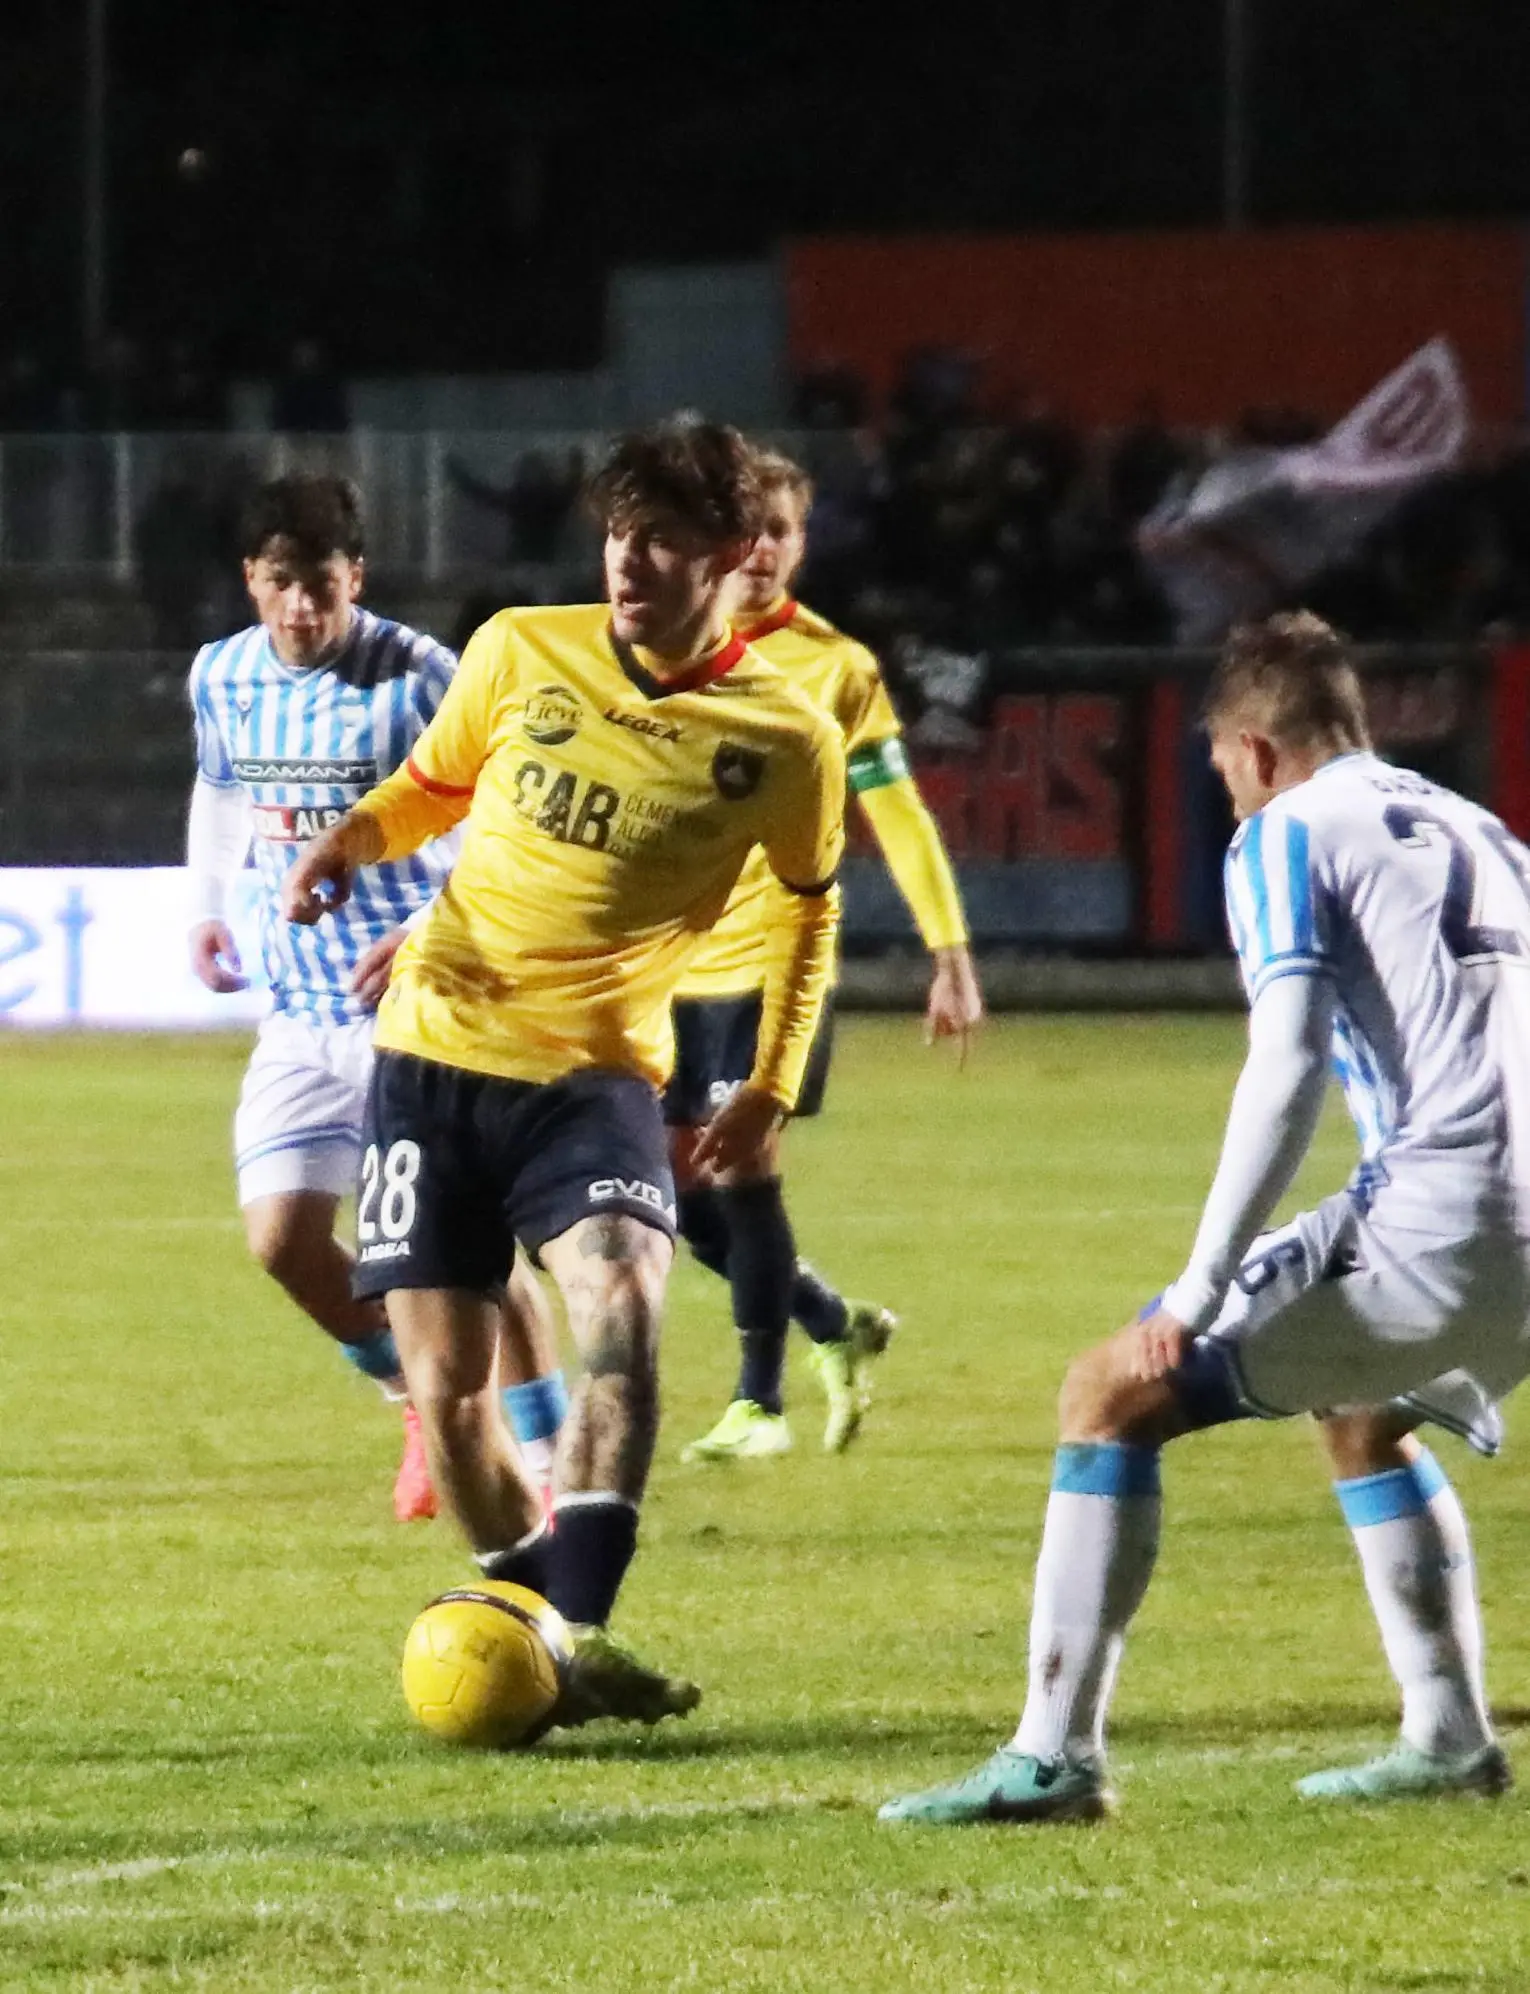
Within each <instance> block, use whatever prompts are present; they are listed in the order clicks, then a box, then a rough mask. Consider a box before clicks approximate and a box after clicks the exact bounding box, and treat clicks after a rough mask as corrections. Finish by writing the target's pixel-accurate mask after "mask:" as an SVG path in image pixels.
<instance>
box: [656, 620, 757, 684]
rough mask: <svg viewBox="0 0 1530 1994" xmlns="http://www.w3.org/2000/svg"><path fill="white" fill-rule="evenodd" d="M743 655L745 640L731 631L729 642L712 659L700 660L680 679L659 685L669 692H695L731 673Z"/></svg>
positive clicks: (663, 681)
mask: <svg viewBox="0 0 1530 1994" xmlns="http://www.w3.org/2000/svg"><path fill="white" fill-rule="evenodd" d="M743 655H744V640H743V638H742V637H740V636H738V635H737V633H736V632H734V631H731V630H730V631H729V632H728V639H727V642H726V643H725V644H724V645H723V647H722V649H721V650H720V651H714V652H713V653H712V655H711V657H710V658H701V659H699V660H698V661H697V662H696V663H695V664H694V665H692V666H691V668H690V670H689V671H686V672H682V673H681V674H680V676H679V677H678V678H672V679H668V678H667V679H661V680H660V681H659V683H660V684H661V685H662V686H663V687H664V688H665V690H666V691H667V692H695V691H696V689H697V687H698V686H703V685H710V684H711V683H712V681H713V679H720V678H721V677H722V676H723V674H724V673H725V672H731V671H732V669H733V667H734V666H735V665H736V664H737V663H738V661H739V659H740V658H741V657H742V656H743Z"/></svg>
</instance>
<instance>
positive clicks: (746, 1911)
mask: <svg viewBox="0 0 1530 1994" xmlns="http://www.w3.org/2000/svg"><path fill="white" fill-rule="evenodd" d="M716 1811H723V1810H716ZM890 1832H893V1833H897V1832H898V1831H897V1830H892V1831H890ZM1450 1888H1451V1886H1450V1885H1448V1884H1447V1883H1444V1882H1441V1881H1440V1880H1439V1879H1438V1878H1427V1877H1420V1876H1378V1875H1374V1874H1369V1873H1368V1874H1366V1875H1365V1876H1318V1877H1310V1876H1301V1877H1291V1878H1276V1879H1274V1880H1273V1881H1268V1882H1266V1881H1262V1880H1261V1881H1253V1880H1245V1881H1240V1882H1237V1883H1207V1882H1204V1881H1195V1882H1185V1883H1183V1884H1182V1885H1181V1887H1180V1891H1179V1894H1178V1895H1177V1896H1175V1897H1174V1898H1172V1899H1170V1900H1168V1901H1170V1902H1171V1903H1172V1904H1174V1905H1184V1906H1186V1907H1188V1908H1191V1909H1200V1908H1203V1907H1206V1906H1210V1905H1219V1904H1244V1905H1259V1904H1281V1903H1287V1902H1289V1901H1291V1900H1292V1899H1309V1900H1310V1899H1311V1898H1314V1897H1316V1898H1327V1899H1332V1898H1345V1897H1364V1898H1367V1899H1371V1900H1375V1899H1378V1898H1382V1899H1385V1898H1397V1899H1405V1900H1408V1901H1416V1899H1417V1898H1418V1897H1419V1895H1420V1894H1426V1895H1427V1894H1430V1893H1432V1894H1433V1895H1435V1896H1440V1895H1443V1894H1445V1893H1446V1892H1447V1891H1448V1890H1449V1889H1450ZM578 1894H579V1893H578V1892H576V1891H574V1890H572V1889H570V1890H568V1891H565V1892H562V1893H559V1894H550V1893H546V1892H538V1891H526V1890H514V1891H485V1892H482V1893H481V1894H476V1893H473V1892H470V1891H457V1890H452V1891H444V1892H442V1893H441V1894H440V1895H436V1896H429V1897H406V1896H396V1897H394V1898H393V1900H392V1903H391V1905H390V1906H389V1907H388V1908H389V1909H390V1910H391V1911H392V1912H393V1913H394V1914H395V1915H396V1916H398V1917H401V1918H411V1919H416V1920H418V1919H420V1918H464V1917H466V1918H480V1919H482V1918H494V1917H499V1916H501V1915H503V1913H505V1912H506V1911H546V1912H559V1911H563V1910H566V1909H567V1907H568V1904H569V1903H570V1901H571V1900H572V1899H573V1898H574V1897H575V1896H576V1895H578ZM1133 1894H1134V1893H1133V1892H1132V1891H1131V1890H1129V1889H1127V1888H1126V1887H1125V1886H1124V1885H1122V1884H1120V1883H1102V1884H1088V1883H1017V1882H1012V1881H1011V1882H1005V1883H994V1884H985V1885H981V1886H969V1887H968V1888H966V1889H963V1890H960V1891H958V1892H957V1893H956V1894H955V1896H954V1897H953V1898H952V1899H950V1900H948V1901H946V1902H943V1903H941V1904H940V1905H939V1906H938V1909H939V1910H940V1911H941V1913H942V1914H943V1915H947V1916H949V1915H950V1914H951V1913H952V1912H960V1911H979V1910H983V1909H986V1908H988V1907H990V1906H994V1905H1000V1904H1017V1905H1024V1906H1026V1907H1028V1908H1036V1909H1040V1908H1043V1907H1046V1906H1048V1905H1052V1904H1057V1903H1062V1902H1066V1903H1070V1904H1075V1903H1077V1904H1084V1903H1093V1902H1098V1903H1109V1904H1121V1903H1125V1902H1128V1901H1129V1900H1130V1899H1131V1898H1132V1896H1133ZM1138 1894H1141V1895H1143V1896H1144V1897H1146V1896H1150V1895H1151V1894H1152V1893H1151V1892H1149V1891H1148V1890H1146V1889H1145V1888H1144V1890H1143V1891H1142V1892H1140V1893H1138ZM822 1896H823V1893H822V1892H820V1891H814V1890H781V1891H759V1892H756V1893H755V1894H754V1895H753V1896H750V1897H737V1898H724V1899H721V1900H718V1901H719V1908H720V1909H722V1910H723V1911H724V1912H725V1913H726V1914H727V1915H728V1916H729V1917H736V1916H739V1915H744V1916H748V1915H750V1914H753V1913H757V1912H766V1913H768V1912H772V1911H798V1910H801V1909H804V1908H808V1909H810V1908H811V1907H812V1906H814V1905H816V1904H819V1903H821V1902H822ZM356 1901H357V1906H358V1908H362V1907H363V1906H364V1907H365V1908H366V1909H367V1910H368V1911H371V1912H375V1910H376V1909H377V1906H376V1905H375V1904H374V1903H372V1902H370V1901H369V1900H364V1899H360V1898H358V1899H357V1900H356ZM627 1901H628V1902H629V1903H630V1904H632V1905H634V1906H636V1907H639V1908H641V1909H643V1910H645V1911H646V1910H648V1909H650V1908H652V1909H655V1910H659V1911H679V1912H681V1914H682V1915H685V1914H688V1913H689V1912H690V1911H691V1910H692V1909H693V1908H694V1901H693V1899H692V1898H691V1897H690V1895H689V1894H687V1895H686V1896H684V1897H676V1896H675V1895H674V1894H673V1893H671V1892H669V1891H663V1890H658V1891H655V1890H642V1889H640V1890H636V1891H633V1892H631V1893H629V1896H628V1898H627ZM848 1901H849V1902H850V1903H851V1904H852V1905H853V1906H855V1907H857V1908H859V1909H861V1910H862V1911H891V1910H897V1909H899V1908H903V1909H906V1910H907V1911H909V1912H912V1913H914V1914H916V1915H918V1916H920V1917H925V1916H928V1915H929V1914H930V1912H931V1911H932V1910H933V1909H936V1908H937V1907H936V1906H934V1905H933V1904H932V1902H931V1899H930V1897H929V1896H928V1895H927V1894H926V1893H923V1892H920V1891H916V1890H904V1889H894V1890H860V1891H854V1892H852V1893H851V1895H850V1898H849V1900H848ZM343 1902H344V1900H343V1899H341V1898H339V1897H337V1896H328V1897H316V1896H306V1897H285V1898H284V1897H257V1898H256V1899H255V1900H254V1901H253V1902H252V1903H250V1904H228V1905H224V1906H220V1907H219V1911H218V1915H219V1916H220V1917H222V1918H224V1919H229V1920H232V1919H238V1918H241V1917H244V1918H255V1919H259V1920H262V1921H267V1920H271V1919H275V1918H313V1917H331V1918H332V1917H333V1916H334V1915H335V1913H336V1911H337V1910H338V1909H341V1908H343ZM207 1915H208V1914H207V1909H206V1907H205V1906H204V1905H200V1904H185V1905H171V1904H142V1905H136V1906H135V1905H131V1904H118V1903H107V1904H100V1903H94V1904H26V1905H18V1906H16V1907H15V1908H14V1909H5V1910H0V1926H5V1925H62V1924H77V1923H79V1922H80V1921H81V1920H83V1919H88V1918H96V1919H103V1920H107V1921H110V1922H112V1923H116V1924H123V1923H128V1924H135V1925H150V1924H168V1923H175V1922H186V1921H187V1920H190V1919H205V1918H206V1916H207Z"/></svg>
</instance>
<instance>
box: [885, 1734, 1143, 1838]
mask: <svg viewBox="0 0 1530 1994" xmlns="http://www.w3.org/2000/svg"><path fill="white" fill-rule="evenodd" d="M1115 1800H1116V1796H1115V1795H1114V1794H1113V1793H1112V1792H1111V1790H1110V1788H1109V1787H1108V1786H1107V1785H1106V1784H1105V1777H1104V1774H1103V1773H1101V1772H1099V1771H1098V1770H1096V1768H1095V1767H1093V1766H1077V1765H1070V1764H1069V1763H1068V1761H1067V1760H1066V1759H1038V1758H1033V1757H1032V1756H1031V1754H1030V1753H1029V1752H1017V1751H1015V1750H1014V1749H1013V1747H1012V1746H1009V1745H1001V1746H1000V1747H999V1749H998V1751H996V1752H995V1753H994V1755H993V1757H992V1758H991V1759H987V1760H985V1761H984V1763H983V1764H982V1765H980V1766H978V1767H977V1768H976V1769H975V1770H974V1771H972V1772H969V1773H968V1774H967V1776H966V1777H965V1779H955V1780H952V1782H951V1783H950V1785H949V1786H931V1787H928V1788H926V1790H925V1791H924V1792H923V1793H905V1794H904V1795H903V1796H902V1797H901V1799H898V1800H889V1801H888V1802H887V1804H886V1806H885V1807H881V1808H879V1809H878V1810H877V1819H878V1820H879V1821H913V1822H918V1823H920V1824H922V1825H923V1826H925V1827H930V1828H962V1827H968V1826H971V1825H973V1824H975V1823H979V1822H983V1821H1101V1820H1103V1819H1104V1818H1105V1816H1106V1815H1107V1814H1108V1813H1109V1812H1110V1810H1111V1808H1112V1807H1113V1806H1114V1805H1115Z"/></svg>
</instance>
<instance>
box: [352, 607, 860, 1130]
mask: <svg viewBox="0 0 1530 1994" xmlns="http://www.w3.org/2000/svg"><path fill="white" fill-rule="evenodd" d="M654 662H655V661H653V660H651V659H649V658H648V657H646V656H645V654H643V653H642V652H641V651H638V650H636V649H635V648H633V647H631V646H628V645H626V644H623V643H621V642H620V641H619V640H618V639H617V638H616V637H615V636H614V633H613V632H612V630H611V627H610V613H609V611H608V610H607V609H606V608H605V606H604V605H602V604H593V605H590V606H586V607H578V608H553V609H514V610H504V611H502V612H501V613H500V614H499V615H498V616H496V617H494V618H492V619H491V620H490V621H489V622H488V623H486V624H485V625H484V626H483V628H482V629H481V630H479V631H478V632H477V634H476V635H475V636H474V637H473V639H472V641H471V643H470V644H469V645H468V647H467V649H466V651H465V652H464V653H463V658H462V663H461V666H460V667H459V669H458V671H457V674H456V677H455V678H454V679H453V681H452V684H451V686H450V688H449V690H448V691H447V693H446V696H445V698H444V699H443V700H442V702H441V706H440V709H439V710H438V712H437V714H436V716H435V718H434V720H432V722H431V724H430V725H429V727H427V728H426V730H425V732H424V733H423V734H422V735H421V737H420V739H419V740H418V742H417V743H416V744H415V749H414V753H413V754H412V755H411V757H410V759H409V761H408V762H407V763H406V765H405V766H404V767H403V768H401V769H399V770H398V771H396V773H395V774H393V775H392V776H390V777H389V778H388V779H387V780H386V781H385V782H383V783H381V784H379V786H378V787H377V788H376V789H374V790H372V791H371V792H370V794H368V795H367V796H365V797H364V798H363V799H362V801H361V802H360V803H359V804H358V805H357V809H358V811H360V812H362V813H364V814H366V815H368V816H371V817H373V818H375V819H376V820H377V823H378V825H379V826H380V828H381V830H382V834H383V837H384V840H385V853H384V855H385V856H386V857H387V858H390V859H394V858H399V857H401V856H403V855H404V854H407V853H408V852H411V851H413V850H415V849H417V847H418V846H420V845H421V844H423V843H424V842H425V841H426V840H427V839H428V838H431V837H437V836H440V835H441V834H442V833H443V832H445V831H447V830H449V829H451V828H452V827H453V826H454V825H456V824H458V823H461V822H463V820H464V819H465V820H466V828H465V832H464V838H463V845H462V850H461V853H460V855H459V857H458V859H457V863H456V865H455V866H454V867H453V869H452V875H451V878H450V880H449V881H448V883H447V885H446V886H445V888H444V889H443V890H442V892H441V893H440V894H439V896H438V897H437V899H436V901H435V902H434V903H433V905H432V908H431V911H430V914H429V916H428V917H427V918H426V920H425V921H424V922H423V923H422V924H421V926H420V927H419V929H418V930H417V931H416V932H415V933H414V934H412V935H411V936H410V938H409V939H408V941H407V942H405V944H404V946H403V947H402V948H401V949H400V951H399V953H398V956H397V958H396V960H395V963H394V967H393V975H392V980H391V982H390V984H389V986H388V992H387V995H386V996H385V997H384V999H383V1002H382V1005H381V1007H380V1009H379V1011H378V1017H377V1032H376V1042H377V1044H378V1045H379V1046H383V1047H388V1048H391V1049H393V1050H396V1051H401V1052H411V1053H415V1054H417V1055H419V1056H420V1057H421V1058H424V1059H431V1060H435V1061H438V1062H440V1063H441V1064H443V1065H447V1066H458V1067H465V1068H467V1069H468V1070H469V1071H471V1072H475V1073H491V1074H498V1075H502V1076H504V1077H506V1078H508V1079H512V1080H531V1081H547V1080H554V1079H558V1078H560V1077H561V1076H562V1075H564V1074H566V1073H569V1072H571V1071H573V1070H575V1069H577V1068H580V1067H608V1068H615V1069H617V1070H619V1071H626V1072H632V1073H637V1074H640V1075H642V1076H643V1077H644V1078H645V1079H647V1080H649V1081H651V1082H653V1083H654V1084H655V1085H657V1084H659V1083H661V1082H662V1081H663V1079H664V1078H665V1076H666V1075H667V1073H668V1070H669V1066H670V1064H671V1061H672V1049H673V1041H672V1036H671V1028H670V1022H669V1006H670V1002H671V999H672V998H673V996H674V994H675V988H676V985H677V983H678V981H679V979H680V976H681V974H682V972H683V971H684V968H685V966H686V963H687V962H688V960H689V959H690V956H691V955H692V954H693V953H694V951H695V949H696V947H697V945H698V943H699V941H700V940H701V938H702V937H703V936H704V935H705V934H706V932H707V931H708V929H709V928H710V927H711V925H712V923H713V922H714V921H715V920H716V919H717V917H718V915H719V914H720V913H721V912H722V910H723V908H724V906H725V905H726V904H727V901H728V897H729V895H730V893H731V892H732V891H733V888H734V886H735V883H736V882H737V880H738V877H739V873H740V871H741V869H742V868H743V866H744V864H745V861H746V860H747V859H748V858H749V857H750V855H751V853H752V852H753V851H754V850H755V849H756V848H757V847H758V848H760V849H761V850H763V852H764V854H765V859H766V863H767V865H768V867H769V868H770V870H771V873H772V876H773V877H774V878H775V879H776V880H778V881H780V882H783V884H782V886H781V887H780V889H779V890H778V891H777V893H776V895H775V896H774V900H773V907H774V909H775V913H774V917H773V919H772V922H771V925H770V931H769V936H768V939H767V943H766V952H767V955H768V957H769V968H768V975H767V981H766V1005H765V1016H764V1020H763V1023H762V1026H761V1032H760V1047H759V1056H758V1059H757V1061H756V1066H755V1073H754V1076H753V1077H754V1084H755V1085H757V1086H760V1087H763V1088H764V1089H766V1091H768V1092H769V1093H771V1094H772V1095H774V1096H775V1098H776V1099H777V1100H778V1101H779V1102H780V1103H781V1105H782V1106H783V1107H790V1106H791V1105H792V1103H793V1102H794V1100H795V1098H796V1094H797V1089H798V1086H799V1084H800V1081H801V1077H802V1068H803V1065H804V1063H805V1061H806V1058H807V1052H808V1048H809V1045H810V1043H811V1040H812V1034H813V1028H814V1026H815V1024H816V1022H817V1017H818V1012H819V1009H820V1007H821V1004H822V1001H823V995H824V992H825V990H826V989H827V987H828V984H829V982H830V980H831V978H832V975H833V955H834V931H835V928H836V925H837V920H838V891H837V889H836V888H835V887H834V886H833V879H834V874H835V871H836V869H837V868H838V865H839V859H840V853H841V850H842V847H843V843H844V834H843V825H842V821H841V820H842V816H843V807H844V785H845V761H844V750H843V746H842V743H841V737H840V732H839V729H838V728H837V727H836V726H835V725H834V723H833V721H832V720H830V719H829V717H828V716H827V715H826V714H825V713H824V712H823V711H822V710H821V709H820V708H818V707H816V706H814V705H813V704H812V702H811V701H809V700H807V699H805V698H804V697H803V696H802V694H801V693H800V692H798V691H797V690H796V688H795V687H794V686H793V685H792V684H791V683H790V682H789V681H788V679H787V678H786V676H785V675H784V674H783V673H781V672H779V671H777V670H776V669H775V667H774V666H772V665H770V664H769V663H767V662H766V660H765V659H763V658H762V657H760V656H759V654H758V653H757V652H755V651H753V650H751V649H749V648H748V647H746V646H745V645H744V644H743V643H742V642H741V641H740V640H739V639H738V638H736V637H733V636H732V635H731V634H730V636H729V639H728V641H727V642H726V643H725V644H724V645H723V646H722V647H721V649H720V650H718V651H715V652H713V653H712V654H711V655H710V656H708V657H706V658H702V659H699V660H697V661H696V662H695V663H694V664H693V665H692V666H691V667H689V668H688V670H687V671H686V673H685V674H684V675H683V676H682V677H680V678H678V679H676V678H670V679H668V680H664V679H661V678H660V677H658V676H656V674H655V671H654V669H653V665H654Z"/></svg>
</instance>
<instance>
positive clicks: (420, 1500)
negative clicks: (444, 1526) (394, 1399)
mask: <svg viewBox="0 0 1530 1994" xmlns="http://www.w3.org/2000/svg"><path fill="white" fill-rule="evenodd" d="M435 1513H436V1492H435V1490H434V1488H433V1487H432V1486H431V1481H430V1464H429V1463H428V1462H427V1461H426V1459H425V1436H424V1434H423V1433H422V1432H421V1431H420V1415H419V1414H418V1413H417V1412H416V1411H415V1409H414V1407H413V1406H412V1405H406V1406H405V1407H404V1458H403V1460H402V1461H400V1462H399V1464H398V1473H397V1474H396V1475H395V1476H394V1478H393V1514H394V1515H395V1516H396V1517H397V1518H398V1520H399V1522H400V1523H428V1522H429V1521H430V1519H431V1517H433V1516H434V1515H435Z"/></svg>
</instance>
